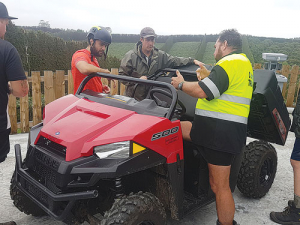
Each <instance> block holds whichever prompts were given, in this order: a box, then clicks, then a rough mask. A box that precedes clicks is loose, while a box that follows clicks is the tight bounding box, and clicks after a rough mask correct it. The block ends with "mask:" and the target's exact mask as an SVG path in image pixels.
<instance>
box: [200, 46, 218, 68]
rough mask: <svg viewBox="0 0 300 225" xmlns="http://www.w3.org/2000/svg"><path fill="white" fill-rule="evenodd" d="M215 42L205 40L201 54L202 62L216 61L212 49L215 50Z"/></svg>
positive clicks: (210, 62)
mask: <svg viewBox="0 0 300 225" xmlns="http://www.w3.org/2000/svg"><path fill="white" fill-rule="evenodd" d="M214 46H215V42H207V45H206V49H205V53H204V56H203V60H202V61H203V62H204V63H205V64H210V65H213V64H215V63H216V60H215V58H214V51H215V47H214Z"/></svg>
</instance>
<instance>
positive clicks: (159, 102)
mask: <svg viewBox="0 0 300 225" xmlns="http://www.w3.org/2000/svg"><path fill="white" fill-rule="evenodd" d="M154 93H160V94H163V95H165V96H167V97H169V98H170V99H172V97H173V96H172V95H171V93H170V92H168V91H166V90H163V89H158V88H153V89H151V90H150V92H149V96H150V98H151V99H153V100H154V101H155V103H156V104H157V105H158V106H162V107H167V106H168V103H167V102H165V101H162V100H160V99H159V98H158V97H157V96H155V95H154ZM178 106H179V107H178ZM174 113H176V114H178V115H179V116H182V115H183V114H185V113H186V108H185V106H184V105H183V103H182V102H181V101H180V100H177V105H176V109H175V111H174Z"/></svg>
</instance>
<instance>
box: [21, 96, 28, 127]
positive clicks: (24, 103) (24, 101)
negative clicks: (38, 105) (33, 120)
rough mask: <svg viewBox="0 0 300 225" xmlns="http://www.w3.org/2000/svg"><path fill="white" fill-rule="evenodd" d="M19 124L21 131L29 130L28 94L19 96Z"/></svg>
mask: <svg viewBox="0 0 300 225" xmlns="http://www.w3.org/2000/svg"><path fill="white" fill-rule="evenodd" d="M20 125H21V132H22V133H27V132H29V108H28V95H26V96H25V97H22V98H20Z"/></svg>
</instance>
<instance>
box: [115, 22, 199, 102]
mask: <svg viewBox="0 0 300 225" xmlns="http://www.w3.org/2000/svg"><path fill="white" fill-rule="evenodd" d="M156 36H157V35H156V34H155V32H154V30H153V29H152V28H150V27H145V28H143V29H142V31H141V33H140V41H139V42H138V43H137V44H136V45H135V48H134V49H133V50H130V51H129V52H127V53H126V54H125V56H124V58H123V59H122V61H121V66H120V69H119V73H120V74H122V75H126V76H131V77H135V78H141V79H147V77H149V76H150V75H153V74H154V73H155V72H157V71H158V70H160V69H164V68H173V67H178V66H184V65H188V64H193V63H195V64H196V65H199V66H200V64H203V63H201V62H200V61H198V60H195V59H192V58H183V57H175V56H171V55H169V54H168V53H166V52H164V51H161V50H159V49H157V48H156V47H154V43H155V38H156ZM124 84H125V85H126V89H125V95H126V96H129V97H134V98H135V99H137V100H139V101H141V100H143V99H144V98H145V97H146V95H147V92H148V89H147V88H146V87H145V86H143V85H139V86H138V87H137V89H136V91H135V93H133V92H134V84H133V83H128V82H126V83H125V82H124ZM133 95H134V96H133Z"/></svg>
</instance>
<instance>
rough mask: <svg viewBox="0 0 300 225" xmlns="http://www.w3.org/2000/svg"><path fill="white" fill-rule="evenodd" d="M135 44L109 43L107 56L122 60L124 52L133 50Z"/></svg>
mask: <svg viewBox="0 0 300 225" xmlns="http://www.w3.org/2000/svg"><path fill="white" fill-rule="evenodd" d="M134 45H135V43H111V45H110V46H109V51H108V55H109V56H115V57H117V58H118V59H122V58H123V56H124V55H125V53H126V52H128V51H129V50H131V49H133V48H134Z"/></svg>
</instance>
